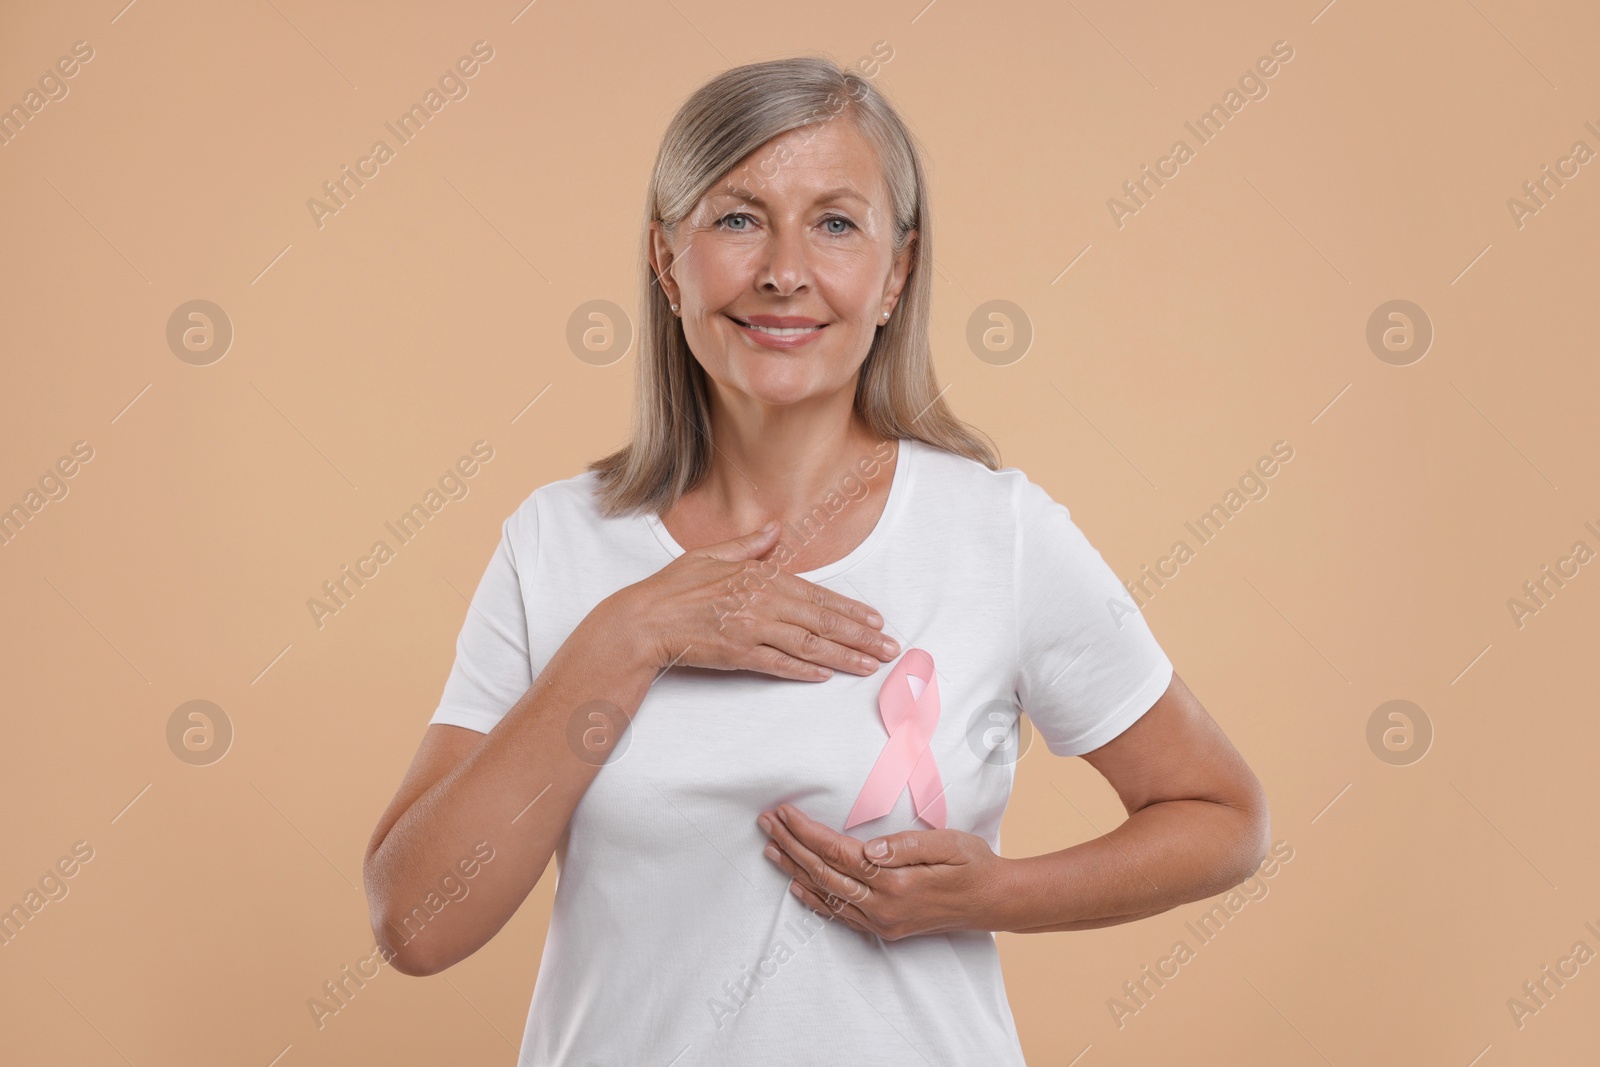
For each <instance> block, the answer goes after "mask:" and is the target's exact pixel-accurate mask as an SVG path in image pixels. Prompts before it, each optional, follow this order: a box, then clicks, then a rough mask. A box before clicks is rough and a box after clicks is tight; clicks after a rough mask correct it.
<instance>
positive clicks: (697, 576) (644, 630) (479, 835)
mask: <svg viewBox="0 0 1600 1067" xmlns="http://www.w3.org/2000/svg"><path fill="white" fill-rule="evenodd" d="M778 529H779V527H778V524H777V523H772V524H771V525H770V526H768V527H766V528H764V529H762V530H758V531H756V532H755V533H752V534H746V535H744V536H741V537H736V538H733V539H731V540H728V541H724V542H721V543H720V544H715V545H709V546H706V547H704V548H698V549H691V550H689V551H687V552H685V553H684V554H683V555H681V556H679V557H678V558H677V559H675V560H673V561H672V562H671V563H668V564H667V565H666V566H665V567H664V568H662V569H661V570H660V571H658V572H656V573H655V574H654V575H652V576H650V577H649V578H646V579H645V580H644V581H641V582H636V583H634V584H633V585H630V586H626V587H624V588H623V589H620V590H618V591H617V592H615V593H613V594H612V595H611V596H609V597H607V598H606V599H604V600H602V601H601V602H600V603H599V604H598V605H596V606H595V608H594V609H593V610H592V611H591V612H590V613H589V614H588V615H587V616H585V617H584V619H583V621H582V622H581V623H579V624H578V626H577V627H576V628H575V629H574V630H573V632H572V633H571V634H570V635H569V636H568V637H567V640H566V641H565V642H563V643H562V645H561V647H560V648H559V649H557V650H556V653H555V655H553V656H552V657H551V658H550V661H549V662H548V663H547V664H545V667H544V670H543V671H541V672H540V674H539V676H538V677H537V678H536V679H534V681H533V684H532V685H531V686H529V687H528V690H527V692H525V693H524V694H523V695H522V697H521V698H520V699H519V700H518V701H517V702H516V704H515V705H513V706H512V708H511V709H510V710H509V711H508V712H506V714H505V716H504V717H503V718H502V719H501V720H500V721H499V722H498V723H497V724H496V725H495V727H494V729H493V730H490V731H489V732H488V733H487V734H480V733H478V732H477V731H475V730H468V729H465V728H463V727H459V726H449V725H445V724H443V723H434V724H432V725H430V726H429V727H428V731H427V734H426V735H425V736H424V738H423V741H422V745H421V746H420V747H419V748H418V750H417V754H416V757H415V759H414V760H413V761H412V764H411V769H410V770H409V771H407V772H406V777H405V780H404V781H402V782H401V783H400V789H399V791H398V792H396V793H395V797H394V800H392V801H391V802H390V803H389V807H388V810H386V811H385V812H384V814H383V817H382V818H381V819H379V821H378V827H377V829H376V830H374V831H373V834H372V840H371V842H370V843H369V844H368V846H367V857H366V862H365V864H364V872H365V881H366V888H367V905H368V908H369V910H370V912H371V920H372V929H373V933H374V934H376V935H377V937H378V942H379V948H380V950H381V951H382V952H383V955H384V957H385V958H386V959H388V960H389V962H390V963H391V964H392V965H393V966H394V967H395V968H396V969H398V970H400V971H401V972H402V973H405V974H412V975H426V974H434V973H437V972H438V971H442V970H444V969H445V968H446V967H449V966H451V965H452V964H454V963H456V962H457V961H459V960H462V959H465V958H466V957H467V956H470V955H472V953H474V952H476V951H477V950H478V949H479V948H480V947H482V946H483V945H484V943H486V942H487V941H488V940H489V939H490V938H491V937H493V936H494V935H495V934H496V933H497V932H498V931H499V930H500V928H501V927H502V926H504V925H505V924H506V921H507V920H508V919H510V918H511V916H512V915H513V914H514V913H515V912H516V910H517V908H518V907H519V906H520V905H521V904H522V901H523V900H524V899H525V898H526V897H527V895H528V893H529V892H531V891H532V890H533V887H534V886H535V885H536V884H538V881H539V878H540V876H541V875H543V873H544V870H545V868H546V867H547V866H548V865H549V863H550V857H551V855H552V854H553V853H554V852H555V849H556V846H557V844H558V843H559V842H560V840H561V835H562V834H564V833H565V832H566V829H567V824H568V823H569V822H570V821H571V819H572V813H573V811H574V810H575V809H576V808H577V806H578V802H579V801H580V800H581V799H583V795H584V793H585V792H586V791H587V790H588V788H589V785H590V783H591V782H593V781H594V777H595V775H596V774H597V773H598V772H599V770H600V767H601V766H602V765H603V764H604V763H605V760H606V757H607V756H608V755H609V754H610V752H611V750H612V748H614V747H615V745H616V743H617V741H618V739H619V738H620V736H621V734H622V733H623V732H624V731H625V730H626V728H627V726H628V724H629V723H631V722H632V721H633V718H634V716H635V714H637V713H638V711H639V707H640V705H641V704H642V703H643V702H644V697H645V694H646V693H647V692H648V691H649V689H650V684H651V682H653V681H654V680H655V675H656V672H657V670H659V669H660V668H662V667H668V666H672V665H673V664H678V663H681V664H684V665H686V666H695V667H711V668H716V669H719V670H754V671H761V672H763V673H765V674H771V675H775V676H777V677H779V678H787V679H792V680H810V681H819V680H821V679H822V678H825V677H827V676H828V674H829V672H830V671H831V670H834V669H837V670H845V671H850V672H852V673H855V674H860V675H867V674H871V673H873V671H874V670H876V669H877V666H878V665H879V663H878V661H879V660H886V659H893V658H894V657H895V656H896V655H898V654H899V651H900V650H899V647H898V646H897V645H896V644H895V643H894V641H893V640H892V639H890V638H885V637H884V635H883V632H882V629H881V627H882V624H883V620H882V617H881V616H880V615H878V613H876V612H874V611H873V610H872V608H871V607H870V606H869V605H867V604H863V603H861V602H860V601H858V600H852V599H850V598H849V597H845V596H840V595H839V594H837V593H834V592H832V591H831V590H828V589H824V588H822V587H821V586H819V585H815V584H813V583H811V582H807V581H805V580H804V579H801V578H797V577H795V576H793V575H790V574H785V573H782V572H781V571H779V570H778V568H777V567H776V565H774V564H771V563H770V561H761V562H758V557H759V556H760V555H761V554H762V553H764V552H767V551H769V550H770V549H771V547H772V545H773V544H774V543H775V538H776V535H777V533H778ZM510 580H513V581H514V580H515V578H514V577H512V578H511V579H510ZM872 657H876V658H872ZM591 702H604V703H597V708H586V707H585V705H587V704H590V703H591ZM605 704H610V705H612V707H610V708H606V707H605ZM597 710H598V711H599V712H600V714H591V712H595V711H597ZM569 727H571V730H570V732H569ZM574 734H577V735H579V736H581V737H582V738H583V741H582V742H581V743H576V742H574V741H573V740H572V739H573V736H574ZM491 850H492V851H491ZM468 872H471V873H470V874H469V873H468ZM467 878H470V882H468V881H466V879H467ZM457 894H459V895H457ZM446 903H448V906H446ZM430 905H431V906H430Z"/></svg>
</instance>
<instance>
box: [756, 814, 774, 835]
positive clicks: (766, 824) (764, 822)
mask: <svg viewBox="0 0 1600 1067" xmlns="http://www.w3.org/2000/svg"><path fill="white" fill-rule="evenodd" d="M756 825H757V826H759V827H761V829H762V831H763V832H765V833H769V834H770V833H772V820H771V819H769V818H767V817H766V816H765V815H763V816H761V818H759V819H757V820H756Z"/></svg>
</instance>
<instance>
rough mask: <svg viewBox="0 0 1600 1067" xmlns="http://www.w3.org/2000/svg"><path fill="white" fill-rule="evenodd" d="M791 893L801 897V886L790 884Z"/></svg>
mask: <svg viewBox="0 0 1600 1067" xmlns="http://www.w3.org/2000/svg"><path fill="white" fill-rule="evenodd" d="M789 892H791V893H793V894H794V895H795V896H799V895H800V886H799V884H798V883H795V882H790V883H789Z"/></svg>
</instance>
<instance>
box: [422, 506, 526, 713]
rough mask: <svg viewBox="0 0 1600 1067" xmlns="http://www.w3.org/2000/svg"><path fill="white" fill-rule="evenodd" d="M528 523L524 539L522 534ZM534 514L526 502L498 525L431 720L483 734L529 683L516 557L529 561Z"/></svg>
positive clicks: (517, 698) (524, 622) (522, 608)
mask: <svg viewBox="0 0 1600 1067" xmlns="http://www.w3.org/2000/svg"><path fill="white" fill-rule="evenodd" d="M524 524H527V526H528V527H531V529H528V533H529V534H531V536H529V537H526V538H525V537H524V529H525V526H524ZM537 536H538V512H537V510H536V509H535V506H534V504H533V502H532V501H531V500H529V501H528V502H527V503H526V504H524V505H523V506H522V507H520V508H518V509H517V510H516V511H515V512H513V513H512V514H511V515H510V517H508V518H507V519H506V521H505V522H504V523H502V524H501V526H500V543H499V544H498V545H497V546H495V550H494V555H493V556H491V557H490V558H489V566H488V567H487V568H486V569H485V570H484V572H483V578H482V579H481V580H480V581H479V582H478V589H477V591H476V592H475V593H473V595H472V604H471V606H469V607H468V608H467V617H466V619H465V620H463V621H462V623H461V633H460V635H459V636H458V637H457V638H456V659H455V663H454V665H452V666H451V668H450V676H449V677H448V678H447V679H446V680H445V683H444V693H443V695H441V696H440V698H439V706H438V708H437V709H436V710H435V711H434V713H433V717H432V718H431V719H429V720H428V722H429V723H430V724H432V723H447V724H449V725H451V726H464V727H466V728H467V729H469V730H477V731H479V732H480V733H488V732H489V731H490V730H492V729H494V727H495V724H496V723H498V722H499V721H500V720H501V719H502V718H504V717H505V714H506V712H508V711H510V710H511V708H512V705H514V704H516V702H517V701H518V700H520V699H521V698H522V695H523V694H524V693H526V692H527V691H528V687H529V686H531V685H532V684H533V666H532V662H531V660H530V659H529V656H528V616H527V607H526V605H525V604H524V602H523V598H522V582H521V580H520V578H519V576H518V564H519V558H520V559H525V560H526V561H528V564H529V565H531V561H532V559H533V551H532V548H533V546H534V544H535V543H536V538H537Z"/></svg>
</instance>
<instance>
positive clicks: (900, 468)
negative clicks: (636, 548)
mask: <svg viewBox="0 0 1600 1067" xmlns="http://www.w3.org/2000/svg"><path fill="white" fill-rule="evenodd" d="M919 444H920V442H919V441H917V439H916V438H914V437H902V438H899V439H898V444H897V445H896V449H897V451H898V455H897V456H896V458H895V464H894V475H893V477H892V478H891V479H890V482H889V498H888V499H887V500H885V501H884V503H883V512H882V513H881V514H880V515H879V516H878V521H877V523H876V524H874V525H873V527H872V531H871V532H870V533H868V534H867V536H866V538H865V539H864V540H863V541H862V542H861V543H860V544H859V545H857V546H856V547H855V548H852V549H851V550H850V551H849V552H848V553H847V554H846V555H844V556H843V557H841V558H839V559H836V560H834V561H833V562H832V563H828V564H824V565H823V566H821V567H817V568H815V569H814V570H809V571H798V572H796V573H795V577H797V578H804V579H805V580H806V581H808V582H820V581H824V580H826V579H828V578H833V577H836V576H838V575H840V574H843V573H844V572H845V571H847V570H849V569H850V568H851V567H854V566H855V565H856V564H857V563H860V562H861V561H862V560H864V559H866V558H867V557H868V556H869V555H871V554H872V552H873V551H874V550H875V549H877V547H878V545H879V543H881V542H882V541H883V539H884V538H885V537H887V536H888V535H889V528H890V527H891V526H893V525H894V522H895V519H896V517H897V515H898V513H899V511H900V510H901V509H902V508H903V507H904V506H905V499H906V496H907V494H908V493H909V492H910V483H911V467H912V464H913V463H914V457H915V456H916V453H917V446H918V445H919ZM644 520H645V523H646V524H647V525H648V526H649V527H650V530H651V532H653V533H654V534H655V536H656V540H658V541H660V542H661V546H662V547H663V548H665V549H666V550H667V554H668V555H670V556H671V557H672V558H673V559H677V558H678V557H679V556H681V555H683V552H684V548H683V546H682V545H680V544H678V541H677V539H676V538H674V537H673V536H672V534H671V532H670V531H669V530H668V529H667V527H666V524H665V523H663V522H662V521H661V517H660V516H659V515H657V514H656V513H655V512H653V511H649V512H646V513H645V516H644Z"/></svg>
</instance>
